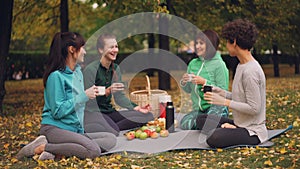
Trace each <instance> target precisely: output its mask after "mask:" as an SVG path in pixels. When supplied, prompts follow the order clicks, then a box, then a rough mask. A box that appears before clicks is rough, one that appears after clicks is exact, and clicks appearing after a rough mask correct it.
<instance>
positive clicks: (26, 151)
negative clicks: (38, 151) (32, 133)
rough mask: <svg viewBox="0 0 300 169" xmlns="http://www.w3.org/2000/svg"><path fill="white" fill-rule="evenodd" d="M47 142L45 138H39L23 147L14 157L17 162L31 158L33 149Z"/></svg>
mask: <svg viewBox="0 0 300 169" xmlns="http://www.w3.org/2000/svg"><path fill="white" fill-rule="evenodd" d="M47 143H48V141H47V139H46V137H45V136H39V137H37V138H36V139H35V140H33V141H32V142H31V143H29V144H27V145H26V146H24V147H23V148H22V149H21V150H20V151H19V152H18V154H17V155H16V158H17V159H18V160H20V159H22V158H23V157H31V156H33V155H34V149H35V148H37V147H38V146H40V145H42V144H47Z"/></svg>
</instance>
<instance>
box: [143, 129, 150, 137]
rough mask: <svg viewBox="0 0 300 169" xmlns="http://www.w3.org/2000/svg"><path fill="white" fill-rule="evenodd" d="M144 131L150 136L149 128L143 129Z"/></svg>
mask: <svg viewBox="0 0 300 169" xmlns="http://www.w3.org/2000/svg"><path fill="white" fill-rule="evenodd" d="M144 132H145V133H147V135H148V137H150V135H151V133H152V131H151V130H149V129H146V130H144Z"/></svg>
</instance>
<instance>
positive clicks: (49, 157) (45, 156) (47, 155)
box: [39, 151, 55, 160]
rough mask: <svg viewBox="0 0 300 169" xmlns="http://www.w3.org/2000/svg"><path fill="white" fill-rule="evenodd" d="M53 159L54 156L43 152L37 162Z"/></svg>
mask: <svg viewBox="0 0 300 169" xmlns="http://www.w3.org/2000/svg"><path fill="white" fill-rule="evenodd" d="M54 158H55V155H53V154H52V153H49V152H47V151H43V152H42V154H41V155H40V157H39V160H54Z"/></svg>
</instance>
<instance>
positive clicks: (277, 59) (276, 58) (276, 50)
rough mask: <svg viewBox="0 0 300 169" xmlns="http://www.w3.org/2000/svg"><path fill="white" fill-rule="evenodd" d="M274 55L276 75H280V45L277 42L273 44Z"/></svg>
mask: <svg viewBox="0 0 300 169" xmlns="http://www.w3.org/2000/svg"><path fill="white" fill-rule="evenodd" d="M272 57H273V65H274V76H275V77H280V74H279V56H278V46H277V45H276V44H274V45H273V56H272Z"/></svg>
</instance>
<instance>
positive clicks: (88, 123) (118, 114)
mask: <svg viewBox="0 0 300 169" xmlns="http://www.w3.org/2000/svg"><path fill="white" fill-rule="evenodd" d="M153 119H154V117H153V114H152V113H150V112H149V113H146V114H145V113H141V112H138V111H134V110H124V111H113V112H110V113H100V112H88V111H86V112H85V114H84V124H85V126H84V128H85V131H86V132H88V133H93V132H110V133H113V134H114V135H116V136H118V135H119V132H120V130H128V129H132V128H135V127H140V126H142V125H144V124H147V122H148V121H151V120H153Z"/></svg>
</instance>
